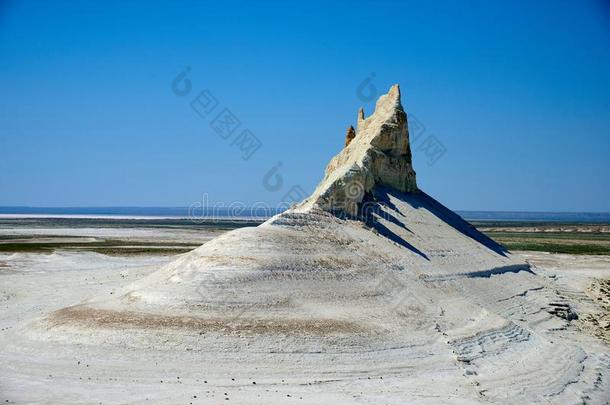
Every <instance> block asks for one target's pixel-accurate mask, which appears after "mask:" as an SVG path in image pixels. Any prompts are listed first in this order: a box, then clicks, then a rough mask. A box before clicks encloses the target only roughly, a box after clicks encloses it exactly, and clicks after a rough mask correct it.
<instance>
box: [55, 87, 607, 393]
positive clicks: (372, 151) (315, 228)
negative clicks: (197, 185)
mask: <svg viewBox="0 0 610 405" xmlns="http://www.w3.org/2000/svg"><path fill="white" fill-rule="evenodd" d="M339 141H340V138H339V137H338V142H339ZM114 297H116V298H112V299H110V300H108V299H107V297H104V298H94V299H91V300H89V301H87V302H83V303H81V304H79V305H75V306H72V307H69V308H64V309H62V310H59V311H57V312H55V313H54V314H53V316H52V317H50V318H49V319H47V320H46V321H45V325H46V327H48V332H47V334H46V335H45V338H46V339H61V340H66V339H69V340H72V341H78V342H83V343H87V344H91V343H92V342H99V341H104V342H110V343H111V344H116V345H126V346H129V347H154V348H155V349H156V350H169V349H175V348H176V347H188V348H190V350H194V351H195V352H199V353H207V354H206V356H208V357H206V358H208V359H210V358H212V359H214V360H213V361H212V363H215V362H225V363H223V364H224V365H226V364H234V365H235V367H236V368H238V369H248V370H254V369H256V370H259V368H260V369H266V367H275V366H277V365H278V364H282V365H283V367H285V368H286V369H287V370H292V371H290V372H294V373H297V374H298V373H301V372H302V373H310V375H326V376H327V377H328V376H329V375H332V376H335V377H336V378H338V379H341V378H344V377H345V375H348V374H349V375H351V376H354V375H358V374H359V373H368V372H370V370H372V369H383V370H391V371H387V372H389V373H396V375H400V376H401V379H402V381H409V384H411V388H409V389H410V390H413V395H416V394H417V392H420V393H422V392H427V393H428V394H431V391H430V390H432V391H434V390H436V391H442V392H445V391H447V392H448V394H443V395H444V396H445V398H450V397H447V396H446V395H459V396H460V397H461V398H470V400H469V401H479V400H483V399H485V400H488V399H490V398H491V399H492V400H498V401H502V400H506V399H508V400H511V401H514V400H516V398H521V399H524V398H542V399H545V398H546V399H550V398H552V399H553V400H555V401H557V400H558V401H559V402H562V401H568V402H570V401H573V400H577V399H579V398H581V397H582V396H583V395H586V396H587V397H588V398H598V399H599V398H603V397H604V396H605V395H607V394H608V389H609V388H608V383H607V380H608V378H607V375H608V370H607V369H606V368H605V367H606V366H607V357H604V356H606V355H605V354H604V355H600V354H598V352H591V351H590V350H588V349H585V348H584V347H582V346H581V345H579V344H575V343H572V341H571V340H570V337H569V336H570V334H574V333H577V332H576V331H575V329H574V327H573V326H571V324H570V319H569V318H570V317H569V316H567V315H566V316H558V315H557V311H553V310H552V309H554V308H556V305H559V304H561V305H565V300H564V299H563V298H562V297H560V296H558V294H557V293H556V292H555V291H554V290H553V289H551V288H548V287H547V283H546V282H545V280H543V279H542V278H541V277H539V276H537V275H536V274H534V272H533V271H532V270H531V269H530V268H529V266H528V265H527V264H526V263H525V262H524V261H523V260H521V259H520V258H519V257H516V256H513V255H511V254H510V253H509V252H507V251H506V250H505V249H503V248H502V246H500V245H498V244H497V243H495V242H494V241H492V240H490V239H489V238H487V237H485V236H484V235H482V234H481V233H479V232H478V231H477V230H476V229H475V228H474V227H472V226H471V225H470V224H468V223H467V222H465V221H464V220H462V219H461V218H460V217H459V216H458V215H456V214H455V213H453V212H452V211H450V210H449V209H447V208H445V207H444V206H443V205H441V204H440V203H438V202H437V201H435V200H434V199H433V198H431V197H430V196H428V195H427V194H425V193H424V192H423V191H421V190H419V188H418V187H417V184H416V180H415V172H414V170H413V167H412V161H411V151H410V146H409V135H408V129H407V117H406V114H405V112H404V110H403V108H402V106H401V101H400V90H399V88H398V86H393V87H392V88H391V89H390V91H389V93H388V94H387V95H384V96H382V97H381V98H380V99H379V101H378V102H377V105H376V108H375V112H374V113H373V114H372V115H371V116H370V117H368V118H366V119H365V118H364V114H363V113H362V112H361V113H360V114H359V117H358V122H357V128H356V131H355V136H354V137H352V139H351V140H350V141H349V142H348V144H347V146H345V147H344V149H343V150H342V151H341V152H340V153H339V154H338V155H337V156H335V157H334V158H333V159H332V160H331V162H330V163H329V165H328V167H327V168H326V172H325V176H324V179H323V180H322V182H321V183H320V184H319V185H318V187H317V188H316V190H315V192H314V193H313V194H312V195H311V196H310V197H309V198H308V199H306V200H305V201H303V202H302V203H301V204H299V205H297V206H295V207H294V208H292V209H290V210H288V211H286V212H284V213H282V214H279V215H277V216H275V217H273V218H271V219H269V220H268V221H267V222H265V223H264V224H262V225H260V226H258V227H255V228H242V229H237V230H234V231H231V232H228V233H226V234H224V235H222V236H220V237H218V238H216V239H213V240H211V241H209V242H207V243H206V244H204V245H203V246H201V247H200V248H198V249H196V250H194V251H192V252H190V253H187V254H184V255H181V256H180V257H179V258H177V259H176V260H175V261H174V262H172V263H170V264H168V265H166V266H165V267H163V268H162V269H160V270H159V271H157V272H156V273H153V274H152V275H150V276H149V277H146V278H144V279H142V280H139V281H137V282H135V283H133V284H131V285H129V286H127V287H125V288H124V290H123V291H120V292H119V293H118V294H115V295H114ZM554 305H555V306H554ZM568 313H569V311H568V312H566V314H568ZM560 331H565V333H564V332H560ZM583 339H584V338H583ZM596 347H597V346H596ZM596 350H598V349H596ZM211 353H213V355H212V354H211ZM223 353H224V354H223ZM227 353H237V354H231V355H229V354H227ZM202 356H203V355H202ZM227 362H228V363H227ZM210 367H213V365H212V366H210ZM350 378H352V377H350ZM435 378H436V381H441V382H444V383H443V384H440V385H439V384H436V385H434V387H432V386H430V384H428V383H426V384H424V383H423V382H425V381H428V382H429V381H431V379H432V380H434V379H435ZM515 386H518V387H520V388H519V390H515V388H514V387H515ZM568 386H569V389H566V387H568ZM454 387H455V390H454ZM405 389H406V388H405ZM436 391H435V392H434V394H436ZM426 395H427V394H426ZM432 397H434V395H432V396H430V398H432ZM413 398H414V397H413ZM606 398H607V397H606ZM467 402H468V401H467Z"/></svg>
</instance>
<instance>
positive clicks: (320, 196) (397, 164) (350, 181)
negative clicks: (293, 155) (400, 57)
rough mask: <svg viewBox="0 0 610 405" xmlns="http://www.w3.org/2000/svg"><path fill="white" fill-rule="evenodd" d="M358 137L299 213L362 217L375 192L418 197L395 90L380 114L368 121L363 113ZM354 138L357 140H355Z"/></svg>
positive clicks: (403, 116) (394, 88) (379, 108)
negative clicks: (320, 211) (312, 211)
mask: <svg viewBox="0 0 610 405" xmlns="http://www.w3.org/2000/svg"><path fill="white" fill-rule="evenodd" d="M357 128H358V131H357V132H355V133H354V134H353V135H354V136H353V137H351V131H353V128H352V127H350V128H349V129H348V131H347V135H346V140H345V141H346V142H345V145H346V146H347V145H349V148H347V147H344V148H343V150H342V151H341V152H340V153H339V154H338V155H336V156H335V157H333V158H332V159H331V161H330V163H329V164H328V166H327V167H326V172H325V176H324V179H323V180H322V181H321V182H320V184H318V187H317V188H316V190H315V191H314V193H313V194H312V195H311V196H310V197H309V198H308V199H307V200H305V201H303V202H302V203H301V204H299V206H298V207H297V209H308V208H312V207H318V208H321V209H324V210H326V211H330V212H337V211H342V212H345V213H347V214H349V215H357V213H358V208H359V204H360V203H361V202H362V200H363V198H364V196H365V195H366V194H367V193H369V192H370V191H371V190H372V189H373V188H374V187H375V186H377V185H379V186H384V187H390V188H394V189H396V190H398V191H401V192H417V191H418V189H417V183H416V181H415V171H414V170H413V167H412V162H411V148H410V146H409V131H408V128H407V115H406V113H405V112H404V110H403V108H402V105H401V102H400V88H399V87H398V85H397V84H396V85H394V86H392V87H391V88H390V90H389V92H388V93H387V94H384V95H383V96H381V97H380V98H379V100H377V103H376V105H375V112H374V113H373V114H372V115H371V116H369V117H368V118H364V110H362V109H360V111H359V112H358V124H357ZM350 137H351V140H349V138H350Z"/></svg>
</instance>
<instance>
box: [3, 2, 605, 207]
mask: <svg viewBox="0 0 610 405" xmlns="http://www.w3.org/2000/svg"><path fill="white" fill-rule="evenodd" d="M423 3H424V2H421V3H408V2H396V3H394V2H385V3H384V4H383V5H380V4H376V3H373V2H370V3H369V2H339V3H336V4H334V5H330V4H329V2H315V1H307V2H299V3H297V2H275V3H260V4H258V3H254V2H220V1H215V2H209V3H207V2H169V1H167V2H154V1H153V2H141V3H140V2H134V1H128V2H112V1H109V2H108V1H105V2H76V1H75V2H62V1H53V2H47V1H40V2H34V1H8V2H7V1H4V2H2V3H1V5H0V72H1V74H0V89H1V91H0V205H5V206H6V205H28V206H188V205H191V204H192V203H193V202H195V201H199V200H201V199H202V196H203V195H204V194H206V195H207V199H208V201H211V202H214V201H224V202H232V201H241V202H243V203H245V204H252V203H254V202H257V201H262V202H266V203H269V204H277V203H278V202H279V201H281V200H282V199H283V198H284V196H285V194H286V193H287V192H288V191H289V190H290V189H291V187H293V186H299V187H301V188H302V189H303V190H304V191H306V192H310V191H312V190H313V188H314V187H315V185H316V184H317V182H318V181H319V180H320V179H321V178H322V176H323V169H324V167H325V165H326V163H327V161H328V159H329V158H330V157H332V156H333V155H334V154H335V153H337V152H338V151H339V150H340V148H341V146H342V143H343V137H344V134H345V129H346V127H347V126H348V125H349V124H353V123H354V122H355V120H356V112H357V109H358V108H359V107H360V106H364V107H365V110H366V111H367V113H370V112H371V110H372V106H373V105H374V102H373V101H369V98H368V95H369V94H370V93H374V94H381V93H382V92H385V91H386V90H387V88H388V87H389V86H390V85H391V84H393V83H400V85H401V89H402V95H403V105H404V107H405V109H406V110H407V111H408V112H409V113H411V114H413V116H414V117H416V119H417V120H418V121H419V122H421V123H422V124H423V125H424V126H425V131H424V134H423V135H422V137H421V138H419V145H422V144H424V142H425V139H429V137H430V136H433V137H434V138H430V139H435V140H437V141H438V142H440V144H441V145H442V147H443V148H444V150H445V151H446V152H445V153H444V154H443V155H442V156H441V157H440V158H439V159H438V160H437V161H436V162H435V163H434V164H432V165H430V164H429V157H428V156H426V154H425V153H424V152H425V149H422V148H420V150H419V151H418V150H417V149H418V144H417V143H416V142H414V149H415V153H414V155H415V156H414V160H415V162H414V163H415V169H416V171H417V175H418V182H419V185H420V186H421V188H422V189H424V190H425V191H427V192H428V193H429V194H431V195H432V196H434V197H436V198H437V199H439V200H440V201H441V202H443V203H445V204H446V205H448V206H449V207H450V208H453V209H471V210H530V211H532V210H536V211H610V187H609V186H610V158H609V157H610V52H609V51H610V8H609V7H608V6H607V3H606V2H603V1H582V2H573V1H539V2H525V1H524V2H488V1H472V2H470V1H469V2H454V1H448V2H425V4H423ZM187 66H188V67H190V72H189V75H188V79H189V80H190V81H191V92H190V93H189V94H188V95H186V96H177V95H176V94H174V92H173V91H172V81H173V80H174V78H175V77H176V75H178V74H179V73H180V72H181V71H183V70H184V68H185V67H187ZM367 79H371V80H370V82H365V83H364V84H365V85H366V86H364V87H363V88H365V89H366V92H364V93H363V92H362V91H359V90H358V89H359V86H361V84H362V83H363V82H364V81H365V80H367ZM368 84H370V85H371V86H368ZM204 89H208V90H209V92H210V94H212V95H213V96H214V97H215V99H216V100H217V101H218V106H217V109H216V110H215V111H213V113H214V114H212V113H210V114H211V115H215V113H216V112H220V110H221V109H223V108H228V109H229V110H230V111H231V112H232V113H233V114H234V116H235V117H237V119H239V121H240V122H241V125H240V127H239V128H238V129H237V130H236V133H235V134H233V135H232V137H231V138H229V139H227V140H225V139H223V138H222V137H220V136H219V135H218V134H217V133H216V132H214V130H213V129H212V128H211V126H210V124H211V121H212V120H213V118H214V117H200V116H199V115H197V114H196V113H195V112H194V111H193V109H192V108H191V106H190V102H191V101H192V100H193V98H195V97H196V96H197V95H198V94H199V93H200V92H201V91H202V90H204ZM244 129H249V130H250V131H251V133H252V134H254V136H256V137H257V139H259V140H260V142H261V144H262V146H261V147H260V149H258V150H257V151H256V152H255V153H254V155H252V156H251V157H250V158H249V159H248V160H244V159H243V158H242V153H241V151H240V149H239V147H238V145H237V144H235V137H237V135H238V133H241V131H242V130H244ZM232 143H233V144H232ZM278 162H281V163H282V165H281V167H280V169H279V171H278V172H277V174H279V175H280V176H281V178H282V180H283V181H282V184H281V185H278V186H277V187H275V188H274V189H271V190H270V187H265V186H264V184H263V183H264V180H263V179H264V178H265V174H266V173H268V172H269V170H270V169H271V168H272V167H273V166H274V165H276V164H277V163H278ZM273 178H274V179H275V177H273ZM274 181H275V180H274ZM276 189H277V190H276Z"/></svg>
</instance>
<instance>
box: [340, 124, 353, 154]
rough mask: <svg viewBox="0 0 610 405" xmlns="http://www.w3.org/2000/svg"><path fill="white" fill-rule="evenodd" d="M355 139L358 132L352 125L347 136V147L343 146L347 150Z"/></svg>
mask: <svg viewBox="0 0 610 405" xmlns="http://www.w3.org/2000/svg"><path fill="white" fill-rule="evenodd" d="M355 137H356V131H355V130H354V127H353V126H351V125H350V126H349V128H348V129H347V133H346V134H345V145H343V147H344V148H345V147H346V146H347V145H349V144H350V142H351V141H352V139H354V138H355Z"/></svg>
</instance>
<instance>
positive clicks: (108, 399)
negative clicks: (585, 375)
mask: <svg viewBox="0 0 610 405" xmlns="http://www.w3.org/2000/svg"><path fill="white" fill-rule="evenodd" d="M66 233H68V234H70V232H66ZM521 254H522V255H523V256H524V257H525V258H526V259H527V260H528V261H529V262H530V263H531V264H532V265H533V266H534V269H535V271H536V273H537V274H539V275H540V276H542V277H543V278H544V279H545V280H547V281H548V283H549V285H550V286H552V287H553V288H555V289H556V291H557V292H558V294H559V295H560V296H562V297H565V298H566V299H567V300H568V301H569V302H570V305H571V306H572V307H573V308H575V310H576V312H578V314H579V320H578V321H576V322H578V325H579V327H580V328H581V329H582V330H583V331H584V332H586V333H589V334H591V335H594V336H598V337H601V338H604V337H605V336H607V335H604V331H603V325H602V327H601V328H600V327H599V325H595V324H594V322H593V321H592V320H591V319H597V320H598V322H603V321H604V319H605V318H604V316H605V315H604V312H603V308H606V309H607V306H606V307H604V306H603V305H607V303H608V301H607V295H606V296H605V297H606V298H603V300H605V301H603V300H602V301H599V302H596V300H597V298H598V297H599V294H602V295H603V294H605V293H607V289H605V288H606V287H604V285H600V284H599V283H600V280H605V279H608V278H609V277H610V258H609V257H604V256H572V255H554V254H544V253H538V252H536V253H534V252H521ZM172 260H175V258H174V257H168V256H133V257H109V256H104V255H100V254H96V253H89V252H74V251H57V252H55V253H53V254H46V255H45V254H31V253H16V254H10V255H9V254H4V255H0V305H1V306H0V308H1V309H0V348H1V349H0V401H1V402H5V401H6V403H41V404H42V403H45V404H46V403H50V404H56V403H62V404H69V403H104V404H106V403H112V404H114V403H129V404H131V403H167V404H180V403H183V404H191V403H193V404H195V403H202V404H219V403H266V404H285V403H293V402H294V403H300V404H303V403H307V404H320V403H391V404H403V403H405V401H406V402H408V403H419V402H421V403H472V402H490V400H488V399H486V396H485V389H483V388H482V387H481V386H479V384H483V385H484V384H485V382H484V381H482V380H481V381H480V382H479V381H478V380H477V378H476V377H477V376H476V373H477V372H476V371H475V368H474V367H469V366H468V364H469V362H470V360H468V359H466V358H467V357H468V356H472V353H471V351H472V349H471V348H469V345H470V343H469V344H468V345H466V343H464V345H462V346H460V343H459V342H460V339H459V338H457V339H455V340H454V341H453V346H454V353H453V354H452V355H451V358H453V360H452V361H446V360H447V358H445V357H442V356H441V357H442V358H443V361H440V360H439V358H438V357H439V356H440V355H439V354H438V353H436V354H435V355H432V353H434V352H437V351H442V350H445V349H444V348H442V347H441V346H439V345H438V342H436V341H432V340H430V341H428V340H426V338H425V335H426V331H425V330H422V336H419V335H418V336H419V337H417V336H416V337H415V338H414V339H413V340H412V341H411V342H410V346H409V347H402V348H401V347H395V348H391V346H387V347H384V348H383V350H377V351H375V353H374V354H373V352H371V354H370V355H369V354H367V352H366V351H364V352H363V351H358V352H353V353H350V352H349V350H347V351H346V352H341V351H337V352H334V354H333V353H332V352H331V353H329V352H328V351H324V353H322V352H317V350H315V348H314V350H310V351H305V352H301V353H298V352H297V353H294V352H293V353H286V350H285V348H286V346H284V347H282V348H278V350H277V352H275V353H274V352H273V350H272V351H271V352H269V351H264V350H261V351H257V350H256V348H254V349H252V350H245V351H244V350H238V348H240V347H241V348H243V345H249V344H250V342H251V340H248V338H247V337H243V336H242V337H240V336H239V334H238V335H237V336H234V338H235V339H237V340H236V342H237V343H235V346H234V348H233V349H231V347H230V346H227V345H224V344H223V345H222V346H221V347H222V351H217V350H206V349H205V348H201V347H196V346H195V345H191V343H192V342H193V340H192V337H191V338H189V337H188V336H186V335H185V336H183V337H180V336H181V335H179V336H178V338H177V339H171V338H167V335H166V334H159V335H157V334H156V333H155V332H154V331H144V332H143V333H142V335H141V336H140V338H139V339H138V340H137V344H133V342H121V341H117V340H116V339H117V334H108V335H105V334H104V332H103V331H96V330H92V331H90V332H89V333H90V334H93V335H98V336H97V337H96V339H97V340H99V341H101V342H102V343H101V344H96V345H90V344H87V342H86V340H85V341H84V342H77V341H72V340H70V339H66V340H65V341H62V340H61V339H58V338H57V337H55V338H54V339H52V340H46V337H45V336H46V335H41V336H42V337H41V336H33V335H32V330H33V329H32V327H31V326H32V325H39V322H40V320H41V319H45V318H47V317H48V316H49V314H51V313H52V312H53V311H56V310H59V309H61V308H66V307H69V306H71V305H74V304H78V303H81V302H83V301H86V300H88V299H89V298H90V297H104V296H107V297H109V299H110V298H113V297H115V296H116V294H117V292H118V291H120V290H121V289H122V288H124V287H125V286H126V285H130V284H132V283H133V282H134V281H135V280H139V279H141V278H143V277H145V276H147V275H149V274H151V273H153V272H154V271H156V270H158V269H159V267H161V266H162V265H164V264H167V263H169V262H171V261H172ZM502 277H509V276H502ZM508 280H511V279H510V278H508ZM515 280H516V279H515ZM596 283H597V284H596ZM596 285H597V286H598V287H595V286H596ZM604 289H605V290H604ZM602 290H604V291H605V292H604V291H602ZM596 294H598V295H596ZM98 299H99V298H98ZM441 310H442V311H443V312H444V311H447V312H449V313H450V312H451V308H450V307H445V309H441ZM606 315H607V312H606ZM477 316H482V315H477ZM590 317H592V318H590ZM99 319H103V317H101V318H99ZM99 319H98V320H99ZM485 321H486V322H489V320H485ZM184 322H188V320H184ZM473 322H475V323H476V322H478V321H475V320H473ZM117 325H118V327H121V325H125V320H120V321H119V322H117ZM106 326H108V325H106ZM200 326H201V325H199V327H200ZM208 326H209V325H208ZM318 326H319V325H318ZM333 326H336V325H331V326H326V327H333ZM294 327H295V326H294V325H293V326H289V328H294ZM322 327H325V326H324V325H322ZM348 327H349V326H348ZM437 327H439V326H438V325H437ZM498 328H499V329H497V330H499V331H502V334H506V333H509V334H511V336H512V335H513V334H515V333H517V337H518V332H517V331H518V329H515V330H513V329H514V328H516V326H515V325H513V326H511V327H508V329H506V327H505V326H502V325H499V326H498ZM511 328H512V329H511ZM35 329H36V328H34V330H35ZM507 330H508V332H507ZM352 332H353V331H352ZM134 333H135V332H134ZM147 333H148V334H150V336H148V335H147ZM118 336H120V335H118ZM183 338H184V340H182V339H183ZM490 338H491V339H496V338H494V337H493V335H492V336H491V337H489V336H488V337H485V339H490ZM500 338H501V337H498V339H500ZM105 339H108V341H107V342H105V343H104V340H105ZM113 339H114V340H113ZM189 339H190V340H189ZM213 339H214V337H213V336H212V338H211V340H210V338H208V339H207V340H206V342H211V343H210V344H211V345H213V344H214V343H213V342H214V340H213ZM240 339H241V340H240ZM287 339H289V338H287ZM465 339H466V338H465ZM511 339H513V338H512V337H511ZM384 340H385V338H382V337H381V336H380V341H384ZM418 340H419V343H417V341H418ZM240 342H241V343H240ZM456 342H457V343H456ZM286 345H288V343H286ZM478 345H480V347H482V348H484V349H485V348H487V349H486V350H491V349H490V348H489V347H488V345H489V344H488V343H485V341H481V342H479V343H478ZM486 345H487V346H486ZM380 346H381V344H380ZM492 349H493V347H492ZM384 352H385V353H386V354H385V355H384ZM556 355H557V356H558V357H562V356H564V355H566V356H567V355H568V354H562V353H561V351H557V353H556ZM460 356H462V357H460ZM574 356H576V357H578V356H579V354H578V353H575V354H574ZM473 358H474V359H475V360H473V363H474V362H476V356H474V357H473ZM397 359H400V360H397ZM547 361H551V363H552V362H553V361H554V360H553V359H550V360H549V359H547ZM558 361H559V360H558ZM571 361H573V359H572V360H571ZM256 364H259V365H260V366H259V367H258V366H256ZM566 364H570V363H566ZM549 367H552V365H551V364H549ZM479 372H480V371H479ZM565 372H566V373H568V374H569V373H570V371H568V369H566V371H565ZM528 373H529V371H528ZM598 375H601V374H598ZM593 377H594V375H592V376H591V378H593ZM527 378H530V379H531V378H540V376H538V377H535V376H533V375H532V376H531V377H527ZM561 389H562V390H564V389H568V390H569V389H570V386H569V385H568V386H567V388H561ZM406 393H408V394H406ZM405 398H407V399H405ZM491 402H494V401H491ZM502 402H509V403H510V402H511V399H510V397H509V398H505V400H504V401H502ZM551 402H552V401H551ZM595 402H599V401H595Z"/></svg>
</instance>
